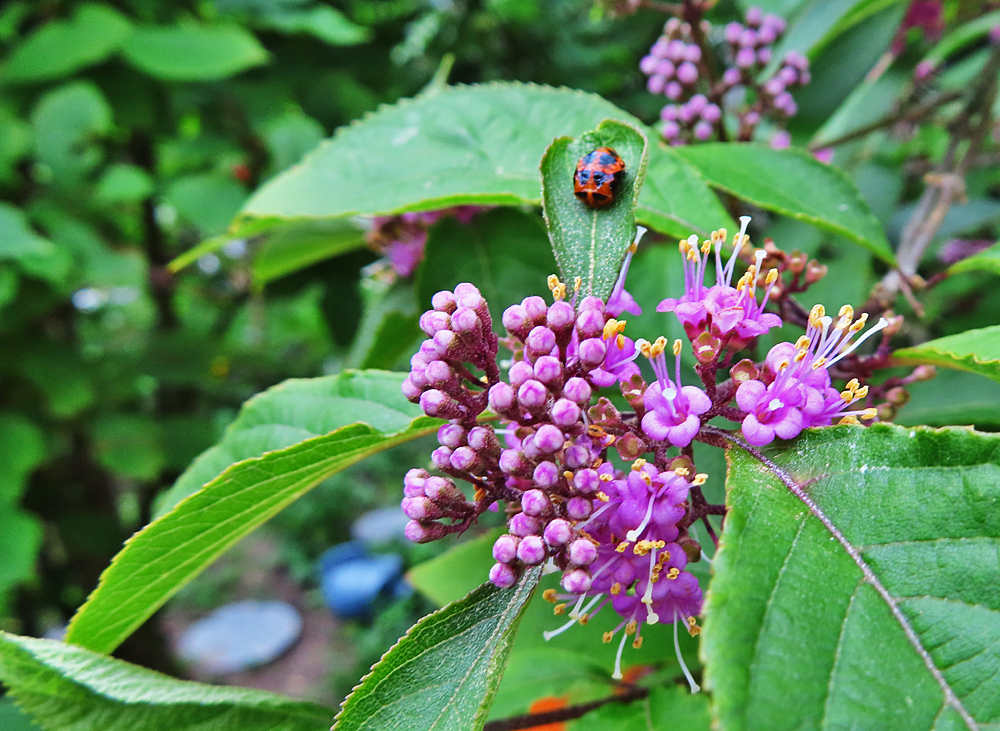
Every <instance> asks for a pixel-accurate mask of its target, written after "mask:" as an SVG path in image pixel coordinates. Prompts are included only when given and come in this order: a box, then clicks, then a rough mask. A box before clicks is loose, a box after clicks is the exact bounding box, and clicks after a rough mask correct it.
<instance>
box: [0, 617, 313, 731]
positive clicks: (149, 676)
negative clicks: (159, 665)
mask: <svg viewBox="0 0 1000 731" xmlns="http://www.w3.org/2000/svg"><path fill="white" fill-rule="evenodd" d="M0 680H2V681H3V682H4V684H6V685H7V686H8V687H9V688H10V690H11V693H12V695H13V696H14V698H15V699H16V700H17V702H18V704H19V705H20V706H21V708H23V709H24V710H25V711H26V712H27V713H28V714H30V715H31V717H32V718H33V719H34V720H35V721H37V722H38V723H40V724H42V725H43V726H44V727H45V728H46V729H59V731H133V730H138V729H142V731H168V730H169V731H185V730H188V729H190V731H195V729H209V728H211V729H218V730H219V731H237V730H239V731H323V730H324V729H326V728H328V727H329V724H330V720H329V719H330V714H331V711H330V710H328V709H326V708H323V707H322V706H318V705H315V704H313V703H308V702H306V701H300V700H295V699H293V698H287V697H285V696H280V695H276V694H273V693H265V692H264V691H260V690H251V689H249V688H233V687H227V686H219V685H203V684H201V683H192V682H190V681H186V680H177V679H175V678H171V677H168V676H166V675H161V674H160V673H155V672H153V671H152V670H147V669H146V668H142V667H139V666H137V665H132V664H130V663H126V662H122V661H121V660H115V659H113V658H110V657H104V656H102V655H99V654H97V653H95V652H91V651H90V650H86V649H84V648H82V647H76V646H74V645H67V644H64V643H62V642H55V641H53V640H41V639H35V638H32V637H21V636H18V635H12V634H8V633H6V632H0ZM5 731H6V727H5Z"/></svg>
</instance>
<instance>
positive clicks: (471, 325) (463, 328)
mask: <svg viewBox="0 0 1000 731" xmlns="http://www.w3.org/2000/svg"><path fill="white" fill-rule="evenodd" d="M451 329H452V330H454V331H455V332H457V333H474V332H476V331H477V330H478V329H479V316H478V315H477V314H476V311H475V310H473V309H472V308H471V307H459V308H458V309H457V310H455V312H454V313H452V315H451Z"/></svg>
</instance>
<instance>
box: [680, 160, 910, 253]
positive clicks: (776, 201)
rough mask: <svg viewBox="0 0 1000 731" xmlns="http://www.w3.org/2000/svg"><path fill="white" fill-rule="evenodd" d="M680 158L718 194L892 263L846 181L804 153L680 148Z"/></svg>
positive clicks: (881, 235)
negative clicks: (818, 230)
mask: <svg viewBox="0 0 1000 731" xmlns="http://www.w3.org/2000/svg"><path fill="white" fill-rule="evenodd" d="M680 155H681V156H683V157H684V159H685V160H687V161H688V162H690V163H691V164H692V165H694V167H695V168H697V169H698V170H699V171H700V172H701V174H702V175H704V176H705V177H706V178H707V179H708V181H709V183H710V184H711V185H712V186H714V187H716V188H718V189H720V190H724V191H726V192H727V193H731V194H732V195H735V196H736V197H737V198H742V199H743V200H745V201H747V202H749V203H752V204H754V205H756V206H760V207H761V208H764V209H766V210H769V211H774V212H775V213H780V214H782V215H784V216H789V217H791V218H795V219H798V220H800V221H805V222H807V223H810V224H812V225H813V226H817V227H818V228H821V229H825V230H827V231H832V232H834V233H836V234H840V235H841V236H844V237H845V238H847V239H850V240H851V241H853V242H855V243H857V244H860V245H861V246H864V247H865V248H866V249H868V250H869V251H871V252H872V253H873V254H875V255H876V256H878V257H879V258H881V259H882V260H883V261H885V262H887V263H889V264H892V263H894V262H895V258H894V257H893V254H892V249H891V248H890V247H889V242H888V240H887V239H886V237H885V232H884V231H883V230H882V226H881V225H880V224H879V222H878V219H876V218H875V216H874V215H873V214H872V212H871V210H870V209H869V208H868V204H867V203H865V201H864V199H863V198H862V197H861V194H860V193H858V189H857V187H855V185H854V183H853V182H852V181H851V179H850V178H849V177H847V175H846V174H845V173H844V172H843V171H842V170H840V169H839V168H836V167H834V166H832V165H824V164H823V163H821V162H819V161H818V160H816V159H815V158H813V157H812V155H810V154H809V153H807V152H805V151H804V150H796V149H787V150H774V149H771V148H770V147H768V146H766V145H755V144H722V143H715V144H705V145H691V146H689V147H685V148H682V149H681V150H680Z"/></svg>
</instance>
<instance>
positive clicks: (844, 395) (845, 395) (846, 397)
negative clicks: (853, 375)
mask: <svg viewBox="0 0 1000 731" xmlns="http://www.w3.org/2000/svg"><path fill="white" fill-rule="evenodd" d="M840 398H841V399H843V401H844V403H845V404H849V403H851V401H853V400H854V394H853V393H852V392H851V391H841V392H840Z"/></svg>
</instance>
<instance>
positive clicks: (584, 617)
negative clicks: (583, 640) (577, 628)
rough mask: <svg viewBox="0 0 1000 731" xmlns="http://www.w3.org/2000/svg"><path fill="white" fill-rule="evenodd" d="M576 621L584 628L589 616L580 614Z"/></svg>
mask: <svg viewBox="0 0 1000 731" xmlns="http://www.w3.org/2000/svg"><path fill="white" fill-rule="evenodd" d="M576 621H577V622H579V623H580V624H582V625H584V626H586V624H587V622H589V621H590V615H589V614H581V615H580V618H579V619H578V620H576Z"/></svg>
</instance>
